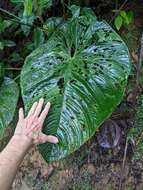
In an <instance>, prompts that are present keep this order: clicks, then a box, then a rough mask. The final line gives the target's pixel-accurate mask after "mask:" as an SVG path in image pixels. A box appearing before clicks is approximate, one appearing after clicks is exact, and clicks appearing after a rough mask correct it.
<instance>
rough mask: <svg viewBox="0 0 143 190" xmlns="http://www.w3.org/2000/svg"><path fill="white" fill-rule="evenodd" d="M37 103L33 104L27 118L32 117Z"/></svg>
mask: <svg viewBox="0 0 143 190" xmlns="http://www.w3.org/2000/svg"><path fill="white" fill-rule="evenodd" d="M37 105H38V102H35V103H34V104H33V106H32V108H31V109H30V111H29V113H28V117H30V116H32V115H33V114H34V112H35V110H36V108H37Z"/></svg>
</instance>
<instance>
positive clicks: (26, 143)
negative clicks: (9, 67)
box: [11, 134, 33, 149]
mask: <svg viewBox="0 0 143 190" xmlns="http://www.w3.org/2000/svg"><path fill="white" fill-rule="evenodd" d="M11 141H12V142H13V144H14V146H15V147H18V148H20V147H22V149H23V148H25V149H29V148H30V147H31V146H32V145H33V141H32V139H31V138H29V137H27V136H26V135H21V134H14V135H13V137H12V139H11Z"/></svg>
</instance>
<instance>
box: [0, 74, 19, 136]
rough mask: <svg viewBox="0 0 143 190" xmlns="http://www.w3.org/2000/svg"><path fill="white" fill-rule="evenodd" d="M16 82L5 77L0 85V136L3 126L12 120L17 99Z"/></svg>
mask: <svg viewBox="0 0 143 190" xmlns="http://www.w3.org/2000/svg"><path fill="white" fill-rule="evenodd" d="M18 94H19V92H18V87H17V84H16V83H15V82H14V81H13V80H12V79H9V78H7V77H5V78H4V81H3V83H2V85H1V86H0V138H1V137H2V135H3V132H4V130H5V128H6V127H7V126H8V124H9V123H10V122H11V121H12V118H13V116H14V112H15V108H16V105H17V100H18Z"/></svg>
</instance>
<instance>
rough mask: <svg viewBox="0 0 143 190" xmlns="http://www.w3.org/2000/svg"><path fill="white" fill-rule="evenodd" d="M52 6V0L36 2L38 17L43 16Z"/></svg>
mask: <svg viewBox="0 0 143 190" xmlns="http://www.w3.org/2000/svg"><path fill="white" fill-rule="evenodd" d="M51 5H52V0H36V5H35V9H36V11H37V13H38V16H41V15H42V14H43V12H44V10H45V9H47V8H49V7H50V6H51Z"/></svg>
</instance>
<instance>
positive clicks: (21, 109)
mask: <svg viewBox="0 0 143 190" xmlns="http://www.w3.org/2000/svg"><path fill="white" fill-rule="evenodd" d="M23 119H24V111H23V108H20V109H19V121H22V120H23Z"/></svg>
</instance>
